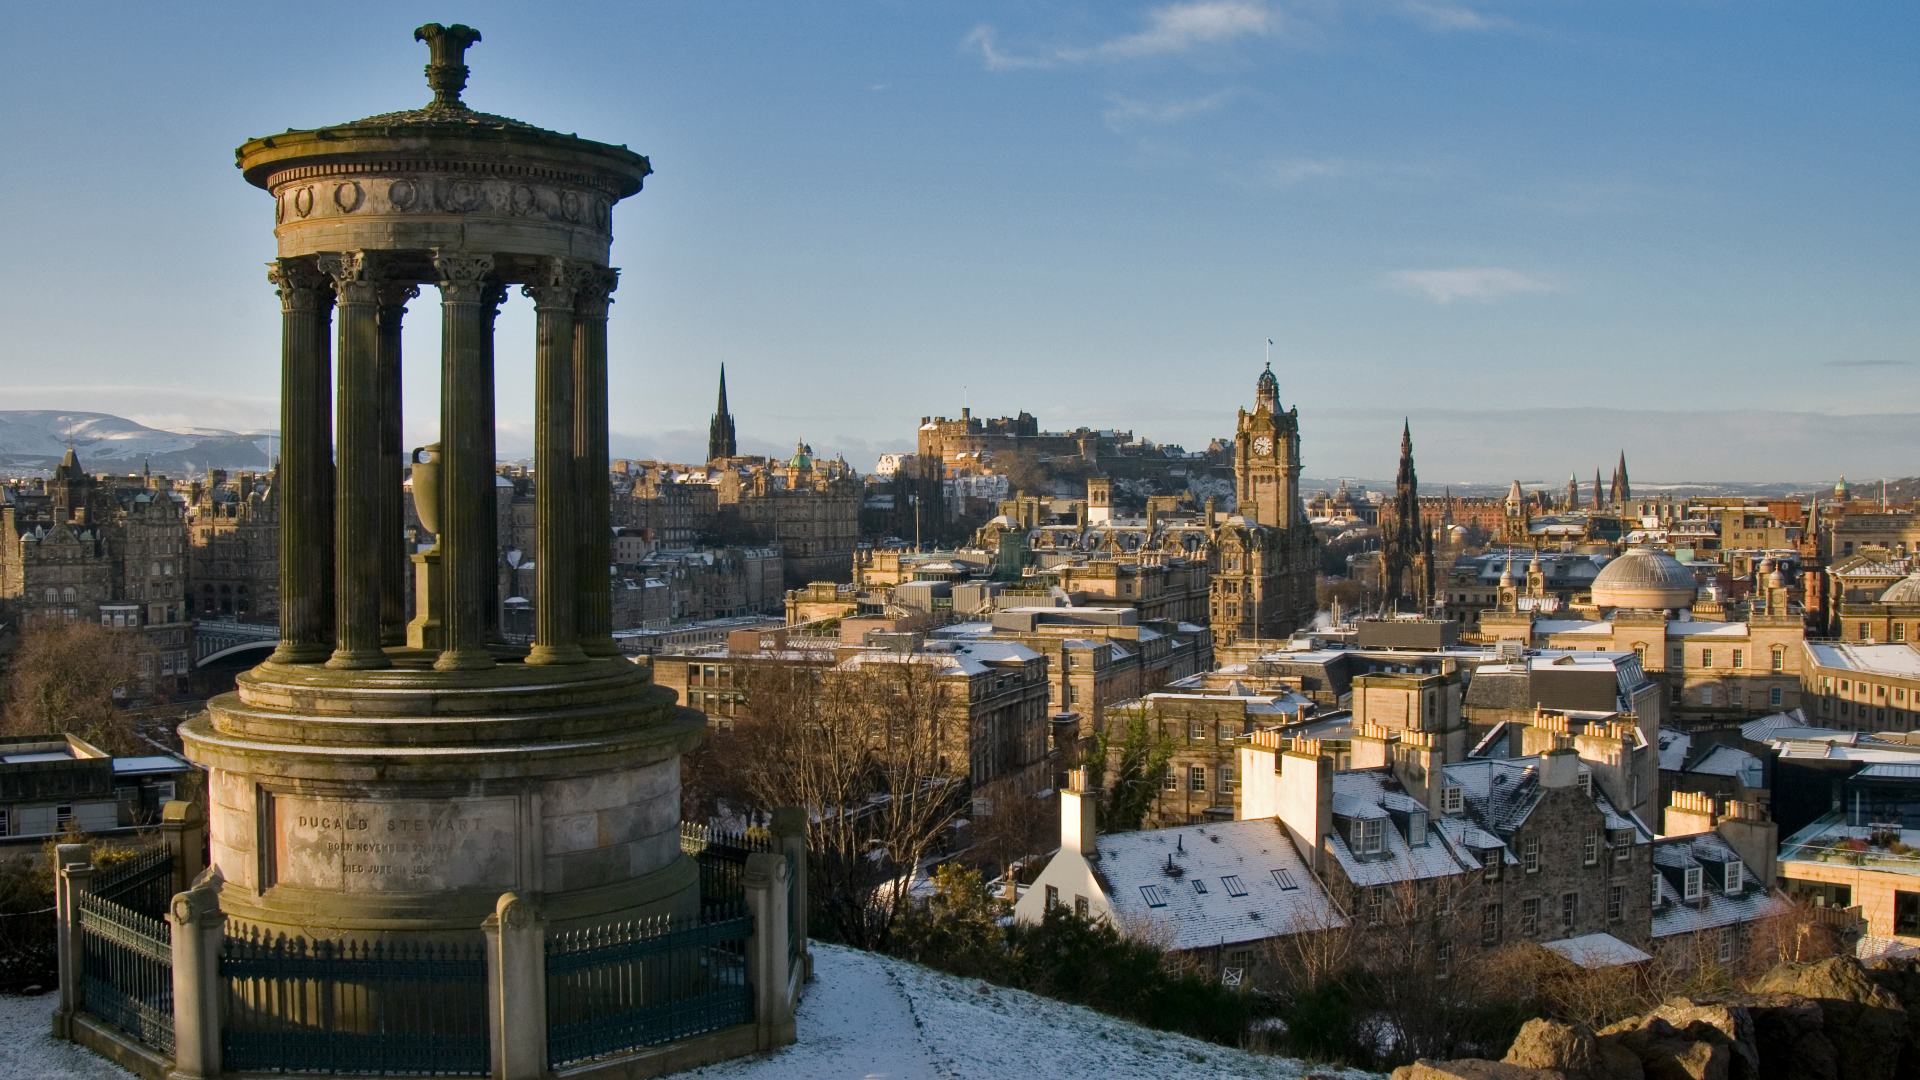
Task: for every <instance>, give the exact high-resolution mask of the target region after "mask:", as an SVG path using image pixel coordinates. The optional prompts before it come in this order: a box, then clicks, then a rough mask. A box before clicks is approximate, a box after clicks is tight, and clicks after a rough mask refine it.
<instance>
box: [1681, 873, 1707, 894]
mask: <svg viewBox="0 0 1920 1080" xmlns="http://www.w3.org/2000/svg"><path fill="white" fill-rule="evenodd" d="M1701 877H1702V875H1701V873H1700V868H1699V867H1697V866H1689V867H1687V873H1686V883H1687V884H1686V888H1685V890H1683V892H1682V893H1681V895H1683V896H1684V897H1686V899H1687V901H1688V902H1692V901H1695V900H1698V899H1700V894H1701V892H1702V891H1703V890H1702V888H1701Z"/></svg>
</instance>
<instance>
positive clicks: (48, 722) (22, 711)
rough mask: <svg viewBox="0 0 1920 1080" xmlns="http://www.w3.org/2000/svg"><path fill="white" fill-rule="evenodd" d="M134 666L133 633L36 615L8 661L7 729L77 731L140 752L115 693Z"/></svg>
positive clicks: (104, 744) (116, 748)
mask: <svg viewBox="0 0 1920 1080" xmlns="http://www.w3.org/2000/svg"><path fill="white" fill-rule="evenodd" d="M136 673H137V667H136V664H135V662H134V651H133V641H132V636H131V634H130V633H129V632H128V631H125V630H112V629H109V628H107V627H104V626H100V625H97V624H95V623H90V622H62V621H44V620H43V621H36V622H34V623H32V624H30V625H29V626H28V627H27V629H26V631H25V632H24V633H23V634H22V635H21V637H20V644H19V647H18V648H17V649H15V650H14V654H13V659H12V662H11V663H10V664H9V665H8V666H7V678H6V686H7V692H6V693H7V696H6V706H5V720H4V723H0V730H4V731H5V733H6V734H8V735H46V734H69V733H71V734H74V735H78V736H79V737H81V738H82V739H85V740H87V741H88V742H90V743H93V744H94V745H95V746H98V747H100V748H101V749H103V750H107V751H109V752H112V753H123V752H128V751H134V750H138V749H139V748H140V747H141V743H140V742H139V740H138V737H137V736H136V735H135V734H134V731H133V722H132V719H131V717H130V716H129V715H128V714H127V713H125V712H123V711H122V710H121V709H120V707H119V705H118V703H117V702H116V700H115V697H114V695H115V693H116V692H117V691H119V690H120V689H121V687H123V686H125V685H126V684H127V683H129V682H132V681H133V679H134V676H135V674H136Z"/></svg>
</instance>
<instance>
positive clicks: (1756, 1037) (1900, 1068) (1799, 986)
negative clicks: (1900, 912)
mask: <svg viewBox="0 0 1920 1080" xmlns="http://www.w3.org/2000/svg"><path fill="white" fill-rule="evenodd" d="M1915 1006H1920V963H1911V962H1909V963H1908V964H1907V965H1906V966H1898V965H1894V966H1882V967H1880V968H1878V969H1876V970H1873V971H1868V970H1867V969H1864V968H1862V967H1861V966H1860V964H1859V963H1858V962H1857V961H1855V960H1853V959H1852V958H1850V957H1841V958H1836V959H1831V960H1823V961H1820V962H1819V963H1814V964H1783V965H1781V966H1780V967H1777V968H1775V969H1774V970H1772V971H1770V972H1768V973H1767V974H1766V975H1765V976H1763V977H1762V978H1761V979H1760V980H1759V981H1758V982H1757V983H1755V984H1754V989H1753V992H1751V993H1747V994H1738V995H1730V996H1728V997H1725V998H1714V999H1691V998H1670V999H1668V1000H1667V1001H1664V1002H1662V1003H1661V1004H1660V1006H1659V1007H1658V1008H1655V1009H1652V1010H1650V1011H1648V1012H1646V1013H1643V1014H1641V1015H1639V1016H1634V1017H1629V1018H1628V1019H1625V1020H1622V1021H1620V1022H1619V1023H1616V1024H1612V1025H1610V1026H1608V1027H1605V1028H1602V1029H1601V1030H1600V1031H1597V1032H1595V1031H1590V1030H1588V1029H1586V1028H1584V1027H1581V1026H1579V1025H1577V1024H1563V1023H1559V1022H1557V1021H1552V1020H1538V1019H1536V1020H1529V1021H1528V1022H1527V1024H1526V1026H1525V1027H1523V1028H1521V1029H1520V1034H1519V1035H1518V1036H1517V1037H1516V1038H1515V1039H1514V1040H1513V1045H1512V1047H1511V1048H1509V1049H1508V1051H1507V1055H1506V1057H1505V1058H1504V1059H1503V1060H1501V1061H1484V1060H1480V1059H1474V1058H1468V1059H1461V1060H1456V1061H1422V1062H1418V1063H1416V1064H1414V1065H1409V1066H1405V1067H1403V1068H1400V1069H1396V1070H1394V1073H1393V1076H1394V1080H1898V1078H1900V1077H1910V1076H1920V1071H1916V1070H1915V1068H1914V1066H1915V1064H1916V1063H1920V1008H1916V1007H1915Z"/></svg>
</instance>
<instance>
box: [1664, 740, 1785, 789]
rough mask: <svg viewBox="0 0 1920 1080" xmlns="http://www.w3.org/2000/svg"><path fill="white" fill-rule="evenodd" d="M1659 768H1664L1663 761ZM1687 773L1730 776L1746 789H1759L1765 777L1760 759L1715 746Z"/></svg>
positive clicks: (1729, 748) (1734, 749) (1733, 748)
mask: <svg viewBox="0 0 1920 1080" xmlns="http://www.w3.org/2000/svg"><path fill="white" fill-rule="evenodd" d="M1661 767H1662V768H1665V767H1666V764H1665V762H1664V761H1663V762H1662V763H1661ZM1687 771H1688V772H1691V773H1700V774H1702V775H1705V776H1730V777H1733V778H1734V779H1737V780H1739V781H1740V782H1741V783H1742V784H1745V785H1746V786H1748V787H1759V786H1760V784H1761V778H1762V777H1763V776H1764V775H1765V770H1764V768H1763V766H1762V765H1761V762H1760V759H1759V758H1757V757H1754V756H1753V755H1752V754H1749V753H1747V752H1746V751H1745V750H1742V749H1740V748H1739V747H1737V746H1716V747H1714V748H1713V749H1711V750H1709V751H1707V752H1706V754H1704V755H1703V756H1702V757H1701V758H1700V760H1699V761H1696V762H1694V763H1693V765H1692V767H1690V768H1689V769H1687Z"/></svg>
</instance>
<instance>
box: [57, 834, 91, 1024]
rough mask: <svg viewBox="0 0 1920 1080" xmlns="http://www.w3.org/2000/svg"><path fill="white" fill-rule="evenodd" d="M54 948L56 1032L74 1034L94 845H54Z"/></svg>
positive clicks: (78, 1002) (78, 1006) (78, 1003)
mask: <svg viewBox="0 0 1920 1080" xmlns="http://www.w3.org/2000/svg"><path fill="white" fill-rule="evenodd" d="M53 868H54V874H55V877H56V880H55V882H54V907H55V914H54V919H55V923H54V933H55V934H56V935H57V936H56V937H55V939H54V948H55V950H56V953H57V955H58V957H59V963H60V1003H59V1004H58V1005H56V1006H54V1010H53V1035H54V1038H57V1039H71V1038H73V1014H74V1012H75V1011H77V1010H78V1009H79V1008H80V917H79V915H78V914H77V912H76V910H75V908H76V904H75V900H76V898H77V897H78V896H79V894H81V893H83V892H86V891H87V887H88V885H89V884H90V883H91V882H92V880H93V845H92V844H61V845H59V846H58V847H55V848H54V849H53Z"/></svg>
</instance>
